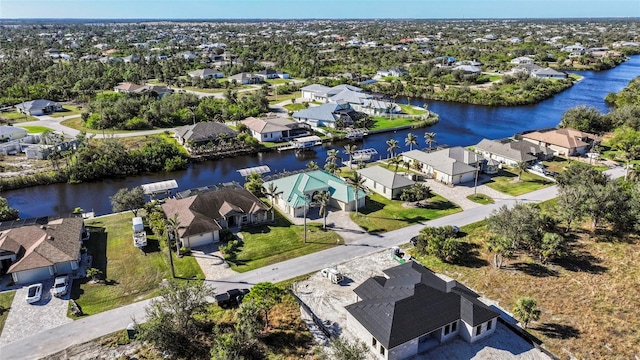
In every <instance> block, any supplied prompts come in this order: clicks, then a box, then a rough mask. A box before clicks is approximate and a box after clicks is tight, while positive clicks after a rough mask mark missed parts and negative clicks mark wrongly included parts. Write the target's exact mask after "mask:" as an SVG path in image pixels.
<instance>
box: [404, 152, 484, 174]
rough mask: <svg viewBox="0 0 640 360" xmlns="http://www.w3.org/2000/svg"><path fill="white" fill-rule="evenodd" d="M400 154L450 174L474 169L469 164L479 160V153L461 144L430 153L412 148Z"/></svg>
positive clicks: (463, 172) (474, 169)
mask: <svg viewBox="0 0 640 360" xmlns="http://www.w3.org/2000/svg"><path fill="white" fill-rule="evenodd" d="M402 156H406V157H408V158H411V159H414V160H417V161H419V162H421V163H424V164H427V165H429V166H431V167H432V168H433V169H435V170H436V171H438V172H443V173H445V174H447V175H450V176H455V175H460V174H466V173H469V172H472V171H476V168H475V167H473V166H470V165H469V164H475V163H476V162H477V161H479V160H481V157H480V155H478V154H476V153H474V152H472V151H469V150H467V149H465V148H463V147H461V146H456V147H452V148H446V149H442V150H438V151H433V152H430V153H427V152H424V151H421V150H412V151H407V152H404V153H402Z"/></svg>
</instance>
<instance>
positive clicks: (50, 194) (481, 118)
mask: <svg viewBox="0 0 640 360" xmlns="http://www.w3.org/2000/svg"><path fill="white" fill-rule="evenodd" d="M576 73H577V74H579V75H582V76H584V79H583V80H582V81H580V82H578V83H577V84H575V85H574V86H573V87H571V88H570V89H568V90H565V91H564V92H562V93H560V94H558V95H556V96H554V97H552V98H550V99H547V100H545V101H543V102H541V103H538V104H535V105H527V106H514V107H489V106H478V105H468V104H458V103H449V102H437V101H424V100H420V99H412V100H411V103H412V104H413V105H420V106H423V105H426V106H427V107H428V109H429V110H431V111H433V112H435V113H437V114H439V115H440V122H438V123H437V124H435V125H433V126H431V127H428V128H423V129H413V130H402V131H396V132H390V133H382V134H374V135H370V136H368V137H366V138H365V139H364V140H363V141H360V142H356V144H357V145H358V148H359V149H363V148H374V149H376V150H377V151H378V153H379V154H380V156H383V157H386V155H387V154H386V151H387V150H386V148H387V147H386V141H387V140H389V139H396V140H398V143H399V144H400V146H401V149H400V150H401V151H405V150H408V147H407V146H405V138H406V137H407V134H408V133H410V132H412V133H414V134H415V135H417V137H418V141H419V145H418V148H423V147H426V144H425V141H424V133H425V132H427V131H428V132H435V133H436V137H435V140H436V142H437V144H439V145H450V146H456V145H461V146H467V145H473V144H476V143H478V142H479V141H480V140H482V138H489V139H498V138H504V137H509V136H512V135H513V134H515V133H518V132H522V131H524V130H529V129H538V128H545V127H554V126H556V125H557V124H558V123H559V122H560V119H561V117H562V114H563V113H564V112H565V111H567V110H568V109H570V108H572V107H575V106H578V105H586V106H590V107H595V108H596V109H598V110H599V111H601V112H608V111H609V109H608V108H607V104H606V103H605V102H604V97H605V96H606V95H607V94H608V93H610V92H617V91H620V90H621V89H622V88H624V87H625V86H626V85H627V84H628V83H629V81H630V80H632V79H634V78H635V77H637V76H639V75H640V56H633V57H631V59H630V60H629V61H627V62H625V63H623V64H621V65H619V66H618V67H616V68H614V69H611V70H607V71H602V72H592V71H584V72H576ZM397 101H398V102H404V103H406V102H407V99H397ZM345 144H347V142H337V143H333V144H324V145H323V146H322V147H317V148H315V150H314V151H309V152H305V153H303V154H296V153H295V152H292V151H288V152H283V153H278V152H275V151H273V152H265V153H259V154H254V155H250V156H241V157H236V158H233V159H223V160H217V161H207V162H203V163H198V164H193V165H192V166H190V167H189V168H188V169H187V170H184V171H178V172H172V173H157V174H149V175H143V176H134V177H128V178H125V179H108V180H104V181H100V182H91V183H83V184H74V185H70V184H55V185H46V186H35V187H30V188H25V189H18V190H11V191H6V192H3V193H2V194H0V196H2V197H5V198H7V200H8V202H9V204H10V205H11V206H12V207H15V208H17V209H18V210H19V211H20V217H21V218H23V219H25V218H30V217H40V216H47V215H58V214H67V213H69V212H71V211H73V209H74V208H76V207H81V208H83V209H84V210H85V211H91V210H93V211H94V212H95V213H96V215H101V214H106V213H110V212H111V205H110V203H109V196H111V195H113V194H114V193H115V192H116V191H118V189H120V188H123V187H129V188H131V187H135V186H139V185H141V184H145V183H149V182H155V181H162V180H168V179H175V180H176V181H177V182H178V185H179V189H178V190H186V189H190V188H195V187H201V186H206V185H211V184H218V183H222V182H228V181H238V182H240V183H243V182H244V179H243V178H242V176H240V174H239V173H238V172H237V170H238V169H242V168H247V167H253V166H258V165H268V166H269V167H270V168H271V170H272V173H275V172H282V171H284V170H289V171H291V170H298V169H303V168H305V167H306V164H307V163H308V162H309V161H311V160H313V161H315V162H317V163H318V164H319V165H320V166H322V165H323V164H324V162H325V158H326V153H327V150H329V149H332V148H335V149H338V150H341V149H343V147H344V145H345ZM341 153H342V152H341ZM345 160H346V158H345Z"/></svg>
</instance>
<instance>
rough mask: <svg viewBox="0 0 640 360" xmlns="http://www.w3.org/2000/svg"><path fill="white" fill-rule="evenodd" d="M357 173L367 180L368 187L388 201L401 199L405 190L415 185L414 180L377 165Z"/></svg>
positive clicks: (365, 182)
mask: <svg viewBox="0 0 640 360" xmlns="http://www.w3.org/2000/svg"><path fill="white" fill-rule="evenodd" d="M356 172H357V173H359V174H360V175H362V177H363V178H364V179H365V181H364V185H365V186H366V187H368V188H369V189H370V190H372V191H375V192H377V193H378V194H380V195H382V196H384V197H386V198H387V199H397V198H399V197H400V195H401V194H402V192H403V191H404V190H406V189H408V188H410V187H411V186H412V185H413V184H415V182H414V181H413V180H410V179H408V178H407V177H405V176H403V175H400V174H397V173H395V172H393V171H391V170H387V169H386V168H383V167H381V166H377V165H376V166H372V167H368V168H364V169H359V170H356Z"/></svg>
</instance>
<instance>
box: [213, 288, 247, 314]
mask: <svg viewBox="0 0 640 360" xmlns="http://www.w3.org/2000/svg"><path fill="white" fill-rule="evenodd" d="M248 293H249V289H231V290H229V291H227V292H225V293H222V294H218V295H216V296H215V297H214V298H215V300H216V304H217V305H218V306H220V307H221V308H223V309H226V308H228V307H230V306H237V305H240V303H242V299H243V298H244V296H245V295H247V294H248Z"/></svg>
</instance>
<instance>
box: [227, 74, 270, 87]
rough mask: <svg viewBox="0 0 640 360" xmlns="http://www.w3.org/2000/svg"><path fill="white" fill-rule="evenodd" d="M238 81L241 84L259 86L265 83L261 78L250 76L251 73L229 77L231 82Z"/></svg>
mask: <svg viewBox="0 0 640 360" xmlns="http://www.w3.org/2000/svg"><path fill="white" fill-rule="evenodd" d="M234 80H235V81H236V82H237V83H239V84H244V85H246V84H258V83H261V82H263V79H262V78H261V77H260V76H257V75H254V74H250V73H244V72H243V73H239V74H235V75H232V76H229V81H234Z"/></svg>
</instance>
